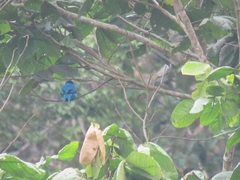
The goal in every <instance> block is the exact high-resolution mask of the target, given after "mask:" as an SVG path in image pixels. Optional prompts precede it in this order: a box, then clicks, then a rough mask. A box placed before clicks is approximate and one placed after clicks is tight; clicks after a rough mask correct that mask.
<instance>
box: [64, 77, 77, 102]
mask: <svg viewBox="0 0 240 180" xmlns="http://www.w3.org/2000/svg"><path fill="white" fill-rule="evenodd" d="M60 95H61V96H62V97H63V101H64V102H70V101H72V100H74V99H76V97H77V88H76V86H74V84H73V82H72V81H70V80H69V81H67V82H66V83H65V84H64V85H63V87H62V88H61V91H60Z"/></svg>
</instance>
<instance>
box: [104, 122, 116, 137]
mask: <svg viewBox="0 0 240 180" xmlns="http://www.w3.org/2000/svg"><path fill="white" fill-rule="evenodd" d="M118 132H119V127H118V125H117V124H115V123H113V124H112V125H110V126H108V127H106V128H105V129H104V131H103V138H104V141H107V140H108V139H110V138H112V137H113V136H115V135H118Z"/></svg>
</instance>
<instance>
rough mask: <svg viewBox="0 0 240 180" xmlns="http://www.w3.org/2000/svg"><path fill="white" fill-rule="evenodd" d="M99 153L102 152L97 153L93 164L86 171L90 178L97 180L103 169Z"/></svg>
mask: <svg viewBox="0 0 240 180" xmlns="http://www.w3.org/2000/svg"><path fill="white" fill-rule="evenodd" d="M99 153H100V151H98V152H97V155H96V156H95V158H94V160H93V162H92V163H91V164H90V165H88V166H87V167H86V169H85V171H86V174H87V177H88V178H92V179H96V178H97V177H98V175H99V172H100V170H101V167H102V164H101V160H100V155H99Z"/></svg>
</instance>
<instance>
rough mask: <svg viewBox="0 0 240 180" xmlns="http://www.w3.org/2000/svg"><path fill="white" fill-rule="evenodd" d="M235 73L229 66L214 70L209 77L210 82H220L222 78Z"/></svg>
mask: <svg viewBox="0 0 240 180" xmlns="http://www.w3.org/2000/svg"><path fill="white" fill-rule="evenodd" d="M233 71H234V68H232V67H229V66H222V67H219V68H216V69H214V70H213V71H212V72H211V73H210V74H209V75H208V77H207V80H208V81H214V80H219V79H220V78H224V77H226V76H227V75H229V74H231V73H232V72H233Z"/></svg>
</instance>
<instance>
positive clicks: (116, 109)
mask: <svg viewBox="0 0 240 180" xmlns="http://www.w3.org/2000/svg"><path fill="white" fill-rule="evenodd" d="M114 107H115V111H116V112H117V114H118V115H119V117H120V118H121V120H122V121H123V122H124V124H125V126H126V127H127V128H128V130H129V131H130V132H132V134H133V135H134V137H135V138H136V139H137V140H138V141H139V142H140V144H142V141H141V140H140V139H139V137H138V136H137V135H136V134H135V133H134V132H133V130H132V129H131V128H130V127H129V126H128V125H127V122H126V121H125V119H124V118H123V117H122V115H121V113H120V112H119V110H118V108H117V106H116V103H115V102H114Z"/></svg>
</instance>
